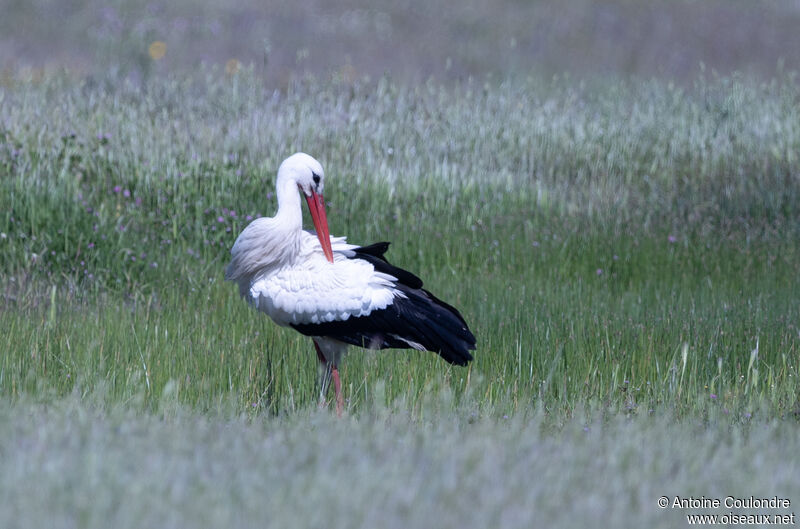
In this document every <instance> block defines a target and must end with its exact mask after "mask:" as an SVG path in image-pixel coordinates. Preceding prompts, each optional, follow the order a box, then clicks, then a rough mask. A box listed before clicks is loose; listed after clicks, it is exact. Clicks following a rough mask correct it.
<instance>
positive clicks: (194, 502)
mask: <svg viewBox="0 0 800 529" xmlns="http://www.w3.org/2000/svg"><path fill="white" fill-rule="evenodd" d="M95 399H97V400H95ZM87 400H88V401H89V403H88V404H87V402H86V401H87ZM580 415H581V418H580V419H579V420H574V421H570V422H569V423H567V424H566V425H563V426H561V427H558V429H556V430H554V429H553V425H552V424H550V423H549V421H548V420H547V419H546V417H545V415H544V414H543V413H542V412H541V411H539V412H531V413H529V414H522V415H519V416H516V417H513V418H508V419H503V418H499V417H498V418H496V419H477V420H476V419H475V418H474V416H472V415H471V414H470V413H469V412H468V411H466V410H457V411H455V412H454V411H452V410H450V411H448V412H447V413H445V414H442V415H437V416H435V418H433V420H429V419H421V418H420V417H417V416H414V415H408V414H407V413H405V411H404V409H403V408H402V407H401V408H400V409H399V410H398V409H391V408H382V407H378V408H374V409H373V410H372V412H371V413H369V414H363V415H361V416H359V417H353V416H351V417H347V418H345V419H342V420H337V419H336V418H335V417H334V416H332V414H330V413H326V412H319V411H315V410H313V409H311V410H306V411H303V412H300V413H297V414H293V415H292V416H290V417H286V418H283V419H271V420H266V419H265V418H263V417H262V418H259V419H257V420H247V419H243V418H241V417H237V416H236V415H235V414H234V415H231V413H230V411H220V410H215V411H212V412H210V413H203V414H197V413H194V412H191V411H188V410H186V409H185V408H183V407H181V406H180V405H176V404H175V403H174V401H173V402H170V403H165V405H164V406H162V408H161V409H160V410H159V411H158V412H157V413H154V414H138V413H132V412H131V411H130V409H129V408H126V407H117V406H115V405H111V406H109V405H108V398H107V397H105V396H103V395H102V394H100V395H94V396H91V397H89V398H88V399H86V398H84V399H78V398H76V397H69V398H66V399H63V400H60V401H59V402H58V403H56V404H55V405H52V406H47V407H41V406H37V405H31V404H30V403H21V404H17V405H15V406H14V407H10V406H9V405H8V404H6V403H4V404H2V406H0V436H1V437H2V438H3V439H4V443H3V449H0V470H2V472H0V492H2V494H3V498H4V499H5V500H4V507H3V508H0V523H1V524H2V525H3V527H8V528H16V527H31V526H35V527H45V526H46V527H52V528H54V529H58V528H70V527H85V528H87V529H90V528H94V527H107V526H108V525H109V524H113V525H114V526H115V527H120V528H126V527H141V526H142V525H143V524H144V525H149V526H152V525H156V526H159V527H164V528H171V527H186V526H187V525H202V526H203V527H230V526H231V525H235V526H237V527H245V528H246V527H286V526H291V527H321V526H324V527H331V528H336V527H376V526H380V527H389V528H391V527H424V526H426V525H427V524H428V523H429V522H430V520H436V525H437V527H443V528H449V527H508V528H516V527H531V526H535V525H540V524H542V525H544V524H546V525H548V526H555V527H572V526H586V525H587V524H590V523H591V522H592V521H593V520H596V519H598V518H600V519H602V520H603V521H607V522H609V523H613V524H614V526H616V527H676V526H683V525H685V524H686V523H687V522H686V515H688V514H694V513H706V514H718V515H725V514H728V513H729V512H731V509H725V508H724V507H721V508H719V509H682V508H667V509H660V508H658V507H657V506H656V505H657V504H656V501H657V499H658V498H659V497H661V496H667V497H669V498H670V499H672V498H674V497H675V496H680V497H683V498H686V497H694V498H701V497H705V498H719V499H720V501H722V500H723V499H724V498H725V497H726V496H729V495H730V496H733V497H736V498H749V497H750V496H751V495H755V496H756V497H759V498H760V497H764V498H771V497H773V496H777V497H779V498H788V499H790V501H791V503H792V505H791V507H790V508H788V509H758V510H744V511H740V510H736V512H743V513H746V514H747V513H753V512H759V513H767V514H781V515H788V514H791V513H792V512H794V511H793V510H794V509H795V507H794V505H795V504H796V503H795V500H796V499H797V497H798V495H800V489H798V484H797V479H796V477H797V473H798V471H800V468H798V463H797V459H796V458H795V457H793V456H794V454H796V453H797V450H798V449H800V446H798V437H797V435H796V425H793V424H790V423H786V422H781V421H778V422H776V421H766V422H758V424H756V423H754V424H752V425H751V426H750V427H738V428H734V429H732V430H726V429H725V428H719V429H717V428H710V429H709V428H707V427H706V426H704V425H702V424H700V423H698V422H695V421H692V420H689V421H686V420H679V421H675V420H673V419H672V418H669V417H649V416H644V415H642V416H638V417H633V418H625V417H624V416H621V415H615V416H613V417H611V418H606V419H603V418H602V417H600V416H599V415H593V414H588V415H583V414H580Z"/></svg>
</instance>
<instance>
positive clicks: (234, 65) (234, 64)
mask: <svg viewBox="0 0 800 529" xmlns="http://www.w3.org/2000/svg"><path fill="white" fill-rule="evenodd" d="M240 67H241V63H239V61H238V60H236V59H228V62H226V63H225V73H226V74H228V75H233V74H235V73H236V72H238V71H239V68H240Z"/></svg>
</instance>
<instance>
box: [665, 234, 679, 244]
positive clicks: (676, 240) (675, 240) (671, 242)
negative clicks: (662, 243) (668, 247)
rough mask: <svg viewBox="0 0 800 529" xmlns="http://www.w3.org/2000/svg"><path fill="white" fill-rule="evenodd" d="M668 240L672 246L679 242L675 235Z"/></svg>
mask: <svg viewBox="0 0 800 529" xmlns="http://www.w3.org/2000/svg"><path fill="white" fill-rule="evenodd" d="M667 240H668V241H669V242H670V244H675V243H676V242H678V238H677V237H675V236H674V235H670V236H669V237H667Z"/></svg>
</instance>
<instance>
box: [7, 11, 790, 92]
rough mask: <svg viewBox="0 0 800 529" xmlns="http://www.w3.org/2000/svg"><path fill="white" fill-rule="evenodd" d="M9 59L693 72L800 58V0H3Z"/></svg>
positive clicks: (756, 71) (762, 74) (124, 71)
mask: <svg viewBox="0 0 800 529" xmlns="http://www.w3.org/2000/svg"><path fill="white" fill-rule="evenodd" d="M0 13H2V16H0V68H2V70H4V71H6V72H9V71H12V70H17V71H18V70H19V69H24V68H31V69H32V71H33V72H34V73H35V72H37V71H45V70H47V69H52V68H60V67H63V66H66V67H68V68H69V69H70V70H72V71H73V72H76V73H78V74H87V75H108V74H111V75H114V76H117V75H122V76H124V77H128V78H131V79H134V80H135V79H141V78H144V77H146V76H148V75H151V74H153V73H158V74H161V73H165V72H178V71H180V70H182V69H187V68H196V67H197V66H198V65H199V64H202V63H206V64H211V65H217V67H219V68H220V69H225V70H226V71H228V72H229V73H232V72H235V71H236V70H237V69H238V68H241V67H246V66H250V65H252V67H253V68H254V70H255V71H256V72H257V73H258V74H259V75H260V76H263V78H264V79H265V82H267V83H269V84H275V85H276V86H281V85H284V84H285V83H286V82H287V80H288V79H290V78H291V77H293V76H297V75H303V74H308V73H310V74H314V75H316V76H322V77H330V78H332V79H338V80H341V81H345V82H347V81H354V80H364V79H365V78H368V79H373V80H374V79H375V78H377V77H380V76H383V75H389V76H391V77H392V78H394V79H397V80H401V81H410V82H417V81H420V80H425V79H428V78H434V79H436V80H439V81H443V82H447V81H452V80H459V79H464V78H467V77H476V78H479V79H480V78H485V77H488V76H493V77H500V78H506V77H513V76H527V75H539V76H549V75H553V74H561V73H569V74H570V75H572V76H575V77H584V76H602V77H605V76H619V75H623V76H637V77H643V78H650V77H658V78H662V79H668V80H672V81H675V82H678V83H686V82H690V81H691V80H692V79H693V78H695V77H696V76H697V74H698V73H699V72H700V71H701V69H704V70H705V71H706V72H717V73H719V74H722V75H727V74H730V73H732V72H734V71H738V72H741V73H743V74H745V75H747V76H753V77H756V78H770V77H773V76H774V75H776V73H780V72H782V71H787V70H797V69H798V68H799V67H800V1H798V0H746V1H739V0H703V1H690V0H651V1H647V2H645V1H638V0H560V1H523V0H490V1H481V0H459V1H444V0H369V1H368V0H332V1H331V0H325V1H323V0H305V1H296V2H276V1H270V0H266V1H265V0H232V1H228V2H219V1H217V0H197V1H195V0H192V1H190V0H168V1H167V0H132V1H122V0H116V1H101V0H2V1H0Z"/></svg>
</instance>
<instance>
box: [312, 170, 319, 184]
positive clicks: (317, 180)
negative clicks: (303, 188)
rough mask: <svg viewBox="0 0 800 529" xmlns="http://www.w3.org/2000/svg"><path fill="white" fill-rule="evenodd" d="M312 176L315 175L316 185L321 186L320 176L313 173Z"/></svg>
mask: <svg viewBox="0 0 800 529" xmlns="http://www.w3.org/2000/svg"><path fill="white" fill-rule="evenodd" d="M311 174H313V175H314V183H315V184H319V181H320V180H321V178H320V176H319V175H318V174H317V173H311Z"/></svg>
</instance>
